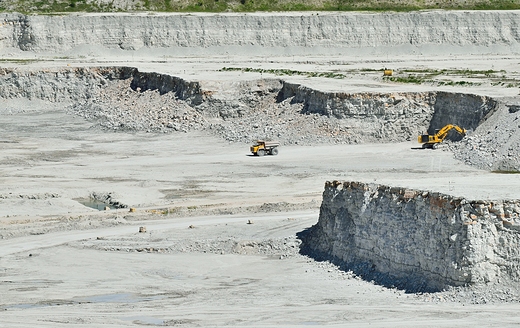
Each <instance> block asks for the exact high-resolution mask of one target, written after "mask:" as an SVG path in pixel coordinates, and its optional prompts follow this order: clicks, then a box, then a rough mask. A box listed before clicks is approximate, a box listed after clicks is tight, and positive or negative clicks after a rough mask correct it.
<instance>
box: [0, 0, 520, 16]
mask: <svg viewBox="0 0 520 328" xmlns="http://www.w3.org/2000/svg"><path fill="white" fill-rule="evenodd" d="M428 9H446V10H514V9H520V0H470V1H453V0H439V1H423V0H416V1H403V0H386V1H380V0H310V1H309V0H305V1H304V0H183V1H178V0H136V1H134V2H128V1H118V0H113V1H110V2H106V1H102V0H92V1H89V0H40V1H31V0H3V1H2V2H1V4H0V11H4V12H7V11H10V12H12V11H16V12H22V13H43V14H52V13H61V12H118V11H119V12H138V11H157V12H217V13H218V12H255V11H263V12H266V11H371V12H383V11H394V12H408V11H416V10H428Z"/></svg>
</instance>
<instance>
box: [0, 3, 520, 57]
mask: <svg viewBox="0 0 520 328" xmlns="http://www.w3.org/2000/svg"><path fill="white" fill-rule="evenodd" d="M519 15H520V13H519V12H517V11H464V12H457V11H429V12H428V11H425V12H411V13H382V14H370V13H352V12H350V13H333V12H331V13H321V12H320V13H319V14H315V13H298V12H291V13H251V14H237V13H225V14H224V13H221V14H202V13H201V14H192V13H190V14H161V13H153V14H150V13H140V14H135V13H134V14H113V13H111V14H70V15H61V16H57V15H52V16H47V15H31V16H26V15H22V14H13V13H6V14H2V15H0V17H1V19H2V24H3V25H2V26H1V31H0V34H1V35H2V39H1V41H0V49H5V48H16V49H20V50H23V51H33V52H48V53H53V54H56V53H58V54H59V53H67V52H70V51H73V50H74V49H81V50H83V51H85V50H90V51H92V52H96V51H103V49H106V50H120V51H146V50H147V49H148V50H150V49H155V51H154V54H156V55H157V54H159V53H160V52H162V53H164V54H182V55H187V54H213V55H218V54H242V55H248V54H252V53H254V54H257V55H269V54H277V55H283V54H285V55H287V54H298V55H305V54H327V55H334V54H345V53H349V54H389V53H394V54H396V53H397V54H414V55H417V54H421V53H428V54H430V55H431V54H435V53H443V54H450V53H466V54H468V53H504V54H510V53H512V52H513V53H518V52H519V51H520V45H519V41H520V35H519V34H518V30H520V27H519V25H520V19H519ZM158 51H159V52H158Z"/></svg>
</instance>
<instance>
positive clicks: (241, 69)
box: [219, 67, 346, 79]
mask: <svg viewBox="0 0 520 328" xmlns="http://www.w3.org/2000/svg"><path fill="white" fill-rule="evenodd" d="M219 71H220V72H226V71H227V72H229V71H239V72H254V73H268V74H273V75H278V76H284V75H286V76H295V75H296V76H306V77H324V78H329V79H344V78H345V77H346V76H345V74H342V73H334V72H305V71H296V70H291V69H263V68H249V67H223V68H222V69H220V70H219Z"/></svg>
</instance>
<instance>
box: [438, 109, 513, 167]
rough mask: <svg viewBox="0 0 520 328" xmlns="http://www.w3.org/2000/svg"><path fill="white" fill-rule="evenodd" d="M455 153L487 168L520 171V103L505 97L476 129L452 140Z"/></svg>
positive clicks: (463, 159) (465, 161)
mask: <svg viewBox="0 0 520 328" xmlns="http://www.w3.org/2000/svg"><path fill="white" fill-rule="evenodd" d="M448 144H449V149H450V150H451V151H453V153H454V155H455V157H456V158H457V159H459V160H461V161H463V162H464V163H466V164H468V165H471V166H474V167H478V168H480V169H483V170H488V171H497V172H505V173H507V172H518V171H520V106H519V105H518V104H516V102H515V100H512V99H505V100H504V101H503V102H500V103H499V105H498V106H497V108H496V110H495V111H494V112H493V113H492V115H490V116H489V117H487V118H486V119H485V120H484V121H483V122H482V123H481V124H480V125H479V126H478V127H477V129H475V131H473V132H470V133H469V134H468V135H467V136H466V137H465V138H464V139H462V140H461V141H460V142H456V143H448Z"/></svg>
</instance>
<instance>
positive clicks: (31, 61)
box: [0, 58, 39, 65]
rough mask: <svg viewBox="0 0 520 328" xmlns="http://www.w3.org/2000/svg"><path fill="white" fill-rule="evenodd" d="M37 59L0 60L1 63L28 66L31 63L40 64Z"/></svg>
mask: <svg viewBox="0 0 520 328" xmlns="http://www.w3.org/2000/svg"><path fill="white" fill-rule="evenodd" d="M38 61H39V60H37V59H25V58H24V59H22V58H0V63H13V64H22V65H27V64H31V63H35V62H38Z"/></svg>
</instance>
